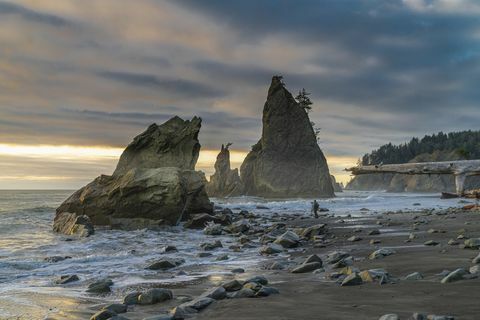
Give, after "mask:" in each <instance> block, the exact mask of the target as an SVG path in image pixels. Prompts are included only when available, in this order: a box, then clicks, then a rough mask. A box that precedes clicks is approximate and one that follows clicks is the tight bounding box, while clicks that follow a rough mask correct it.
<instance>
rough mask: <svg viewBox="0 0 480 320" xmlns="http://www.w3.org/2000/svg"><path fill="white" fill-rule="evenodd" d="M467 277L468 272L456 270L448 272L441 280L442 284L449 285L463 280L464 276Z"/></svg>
mask: <svg viewBox="0 0 480 320" xmlns="http://www.w3.org/2000/svg"><path fill="white" fill-rule="evenodd" d="M467 275H469V272H468V271H467V270H465V269H463V268H458V269H456V270H454V271H452V272H450V273H449V274H448V275H447V276H446V277H444V278H443V279H442V281H441V282H442V283H450V282H455V281H460V280H464V279H465V276H467Z"/></svg>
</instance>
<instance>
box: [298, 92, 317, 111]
mask: <svg viewBox="0 0 480 320" xmlns="http://www.w3.org/2000/svg"><path fill="white" fill-rule="evenodd" d="M309 95H310V93H309V92H307V90H305V88H303V89H302V90H300V91H298V95H297V96H296V97H295V99H296V100H297V102H298V103H299V104H300V106H301V107H302V108H304V109H305V111H307V112H309V111H310V110H312V104H313V102H312V100H310V98H309V97H308V96H309Z"/></svg>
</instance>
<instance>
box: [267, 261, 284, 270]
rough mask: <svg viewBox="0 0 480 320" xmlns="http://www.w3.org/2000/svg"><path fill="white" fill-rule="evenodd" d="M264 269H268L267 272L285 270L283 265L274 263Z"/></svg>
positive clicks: (277, 262)
mask: <svg viewBox="0 0 480 320" xmlns="http://www.w3.org/2000/svg"><path fill="white" fill-rule="evenodd" d="M266 269H268V270H284V269H285V263H282V262H279V261H275V262H273V263H272V264H271V265H269V266H268V267H267V268H266Z"/></svg>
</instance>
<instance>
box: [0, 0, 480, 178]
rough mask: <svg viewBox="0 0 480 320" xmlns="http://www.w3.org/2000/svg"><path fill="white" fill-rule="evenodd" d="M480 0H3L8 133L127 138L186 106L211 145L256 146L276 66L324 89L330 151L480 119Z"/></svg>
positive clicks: (292, 81)
mask: <svg viewBox="0 0 480 320" xmlns="http://www.w3.org/2000/svg"><path fill="white" fill-rule="evenodd" d="M478 7H479V4H478V2H477V1H474V0H448V1H447V0H422V1H420V0H406V1H402V0H386V1H385V0H375V1H363V0H358V1H357V0H351V1H314V0H300V1H295V3H292V2H289V1H283V0H281V1H278V0H265V1H260V2H259V1H253V0H244V1H220V0H211V1H207V2H199V1H192V0H174V1H151V0H139V1H134V2H120V1H117V0H103V1H101V2H99V1H93V0H85V1H75V0H63V1H56V0H44V1H35V0H17V1H0V42H1V43H2V46H1V47H0V143H17V144H56V145H60V144H71V145H82V146H86V145H87V146H88V145H102V146H114V147H124V146H125V145H126V144H127V143H129V142H130V141H131V139H132V138H133V137H134V136H135V135H137V134H138V133H140V132H142V131H143V130H144V129H145V128H146V127H147V126H148V125H149V124H150V123H152V122H157V123H161V122H164V121H165V120H167V119H168V118H170V117H171V116H173V115H176V114H178V115H179V116H181V117H183V118H191V117H192V116H194V115H199V116H201V117H202V118H203V127H202V130H201V134H200V139H201V144H202V146H203V148H204V149H207V150H216V149H218V148H219V146H220V145H221V144H222V143H225V142H233V143H234V145H233V148H234V150H238V151H239V152H246V151H248V150H249V149H250V146H251V145H253V144H254V143H256V142H257V141H258V139H259V137H260V135H261V116H262V107H263V104H264V102H265V98H266V91H267V88H268V85H269V83H270V77H271V76H272V75H273V74H283V75H284V79H285V82H286V84H287V88H288V89H289V90H291V91H292V92H294V93H295V92H297V91H298V90H299V89H301V88H303V87H304V88H306V89H307V90H308V91H310V92H312V96H311V97H312V100H313V102H314V110H313V111H312V112H311V113H310V117H311V119H312V120H313V121H314V122H315V123H317V126H319V127H321V128H322V131H321V147H322V148H323V150H324V152H325V154H327V155H329V156H330V157H332V159H333V157H341V158H342V159H355V158H357V157H359V156H361V155H362V154H364V153H366V152H369V151H370V150H371V149H374V148H377V147H378V146H379V145H381V144H383V143H386V142H389V141H392V142H395V143H398V142H404V141H406V140H408V139H410V138H411V137H412V136H414V135H415V136H423V135H424V134H429V133H433V132H437V131H440V130H443V131H454V130H463V129H471V128H476V127H477V126H478V125H477V124H478V122H479V121H480V114H479V112H478V101H480V91H479V90H478V89H477V87H476V84H477V83H478V82H479V80H480V44H479V42H478V39H479V34H480V32H479V30H480V22H479V21H478V12H479V11H478ZM5 161H6V160H5ZM332 161H333V160H332ZM0 162H1V161H0ZM14 162H15V161H14V160H12V161H10V160H9V163H11V164H13V163H14ZM1 163H2V164H3V162H1ZM25 165H27V164H25ZM31 165H33V164H32V163H31V162H28V166H31ZM202 165H204V166H205V165H206V164H202ZM46 166H47V168H48V165H46ZM58 166H67V165H66V164H59V165H58ZM58 166H55V167H53V166H52V168H54V169H52V170H54V171H60V169H59V167H58ZM80 167H81V169H82V170H86V169H85V168H86V167H85V166H80ZM2 168H3V166H2ZM9 170H13V169H12V167H9ZM52 172H53V171H52ZM17 173H18V172H17ZM7 175H8V176H12V175H10V174H7V173H5V174H2V176H7ZM67 175H68V174H67V173H65V176H67ZM29 176H30V177H33V176H37V177H44V176H46V172H36V173H35V172H33V173H32V174H29ZM68 176H72V175H68ZM75 179H76V178H75Z"/></svg>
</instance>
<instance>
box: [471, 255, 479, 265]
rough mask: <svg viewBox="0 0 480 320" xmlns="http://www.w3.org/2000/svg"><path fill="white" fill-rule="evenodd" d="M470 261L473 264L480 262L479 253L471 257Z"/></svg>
mask: <svg viewBox="0 0 480 320" xmlns="http://www.w3.org/2000/svg"><path fill="white" fill-rule="evenodd" d="M472 263H473V264H480V254H478V256H476V257H475V258H473V260H472Z"/></svg>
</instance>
